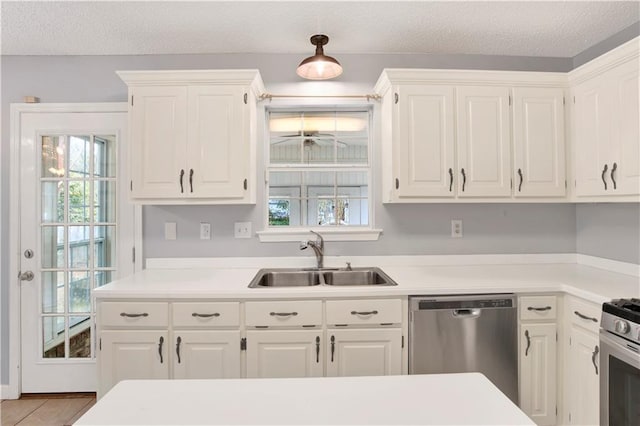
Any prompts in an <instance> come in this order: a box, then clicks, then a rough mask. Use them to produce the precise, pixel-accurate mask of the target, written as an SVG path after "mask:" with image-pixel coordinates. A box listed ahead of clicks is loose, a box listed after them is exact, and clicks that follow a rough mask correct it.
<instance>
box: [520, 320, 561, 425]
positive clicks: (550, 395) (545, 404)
mask: <svg viewBox="0 0 640 426" xmlns="http://www.w3.org/2000/svg"><path fill="white" fill-rule="evenodd" d="M556 346H557V345H556V325H555V324H521V325H520V408H522V410H523V411H524V412H525V413H526V414H527V415H528V416H529V417H531V419H532V420H533V421H535V422H536V424H538V425H554V424H556Z"/></svg>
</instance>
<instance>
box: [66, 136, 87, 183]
mask: <svg viewBox="0 0 640 426" xmlns="http://www.w3.org/2000/svg"><path fill="white" fill-rule="evenodd" d="M90 155H91V137H89V136H69V177H72V178H78V177H79V178H82V177H86V176H87V175H88V174H89V173H90V172H91V170H90V167H91V157H90Z"/></svg>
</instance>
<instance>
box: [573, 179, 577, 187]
mask: <svg viewBox="0 0 640 426" xmlns="http://www.w3.org/2000/svg"><path fill="white" fill-rule="evenodd" d="M573 187H574V188H577V187H578V181H577V180H574V181H573Z"/></svg>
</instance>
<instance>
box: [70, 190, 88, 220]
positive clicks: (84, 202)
mask: <svg viewBox="0 0 640 426" xmlns="http://www.w3.org/2000/svg"><path fill="white" fill-rule="evenodd" d="M90 187H91V181H89V180H80V181H70V182H69V222H76V223H89V222H90V220H91V216H90V214H91V212H90V210H89V200H90V198H89V197H90V194H91V193H90V191H91V189H90Z"/></svg>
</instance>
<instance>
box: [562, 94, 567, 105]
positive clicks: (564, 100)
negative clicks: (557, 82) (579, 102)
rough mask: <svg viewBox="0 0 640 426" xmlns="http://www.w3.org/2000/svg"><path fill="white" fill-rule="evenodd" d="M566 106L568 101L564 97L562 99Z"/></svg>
mask: <svg viewBox="0 0 640 426" xmlns="http://www.w3.org/2000/svg"><path fill="white" fill-rule="evenodd" d="M566 104H567V101H566V99H565V98H564V96H563V97H562V105H566Z"/></svg>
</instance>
